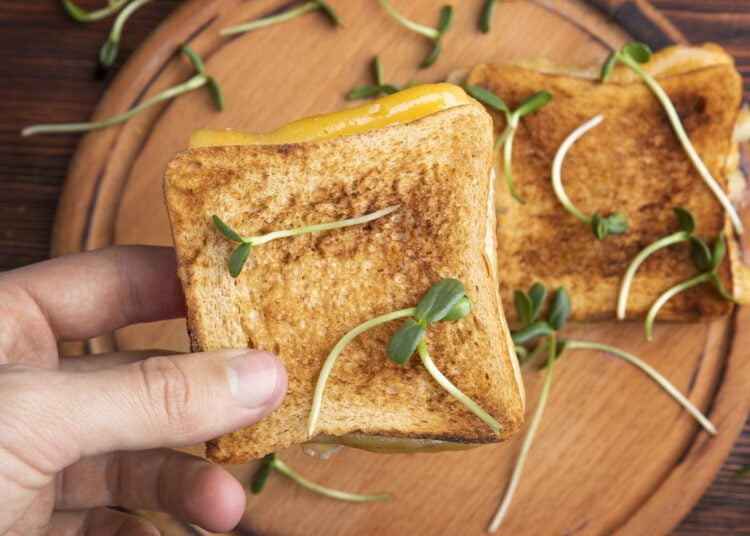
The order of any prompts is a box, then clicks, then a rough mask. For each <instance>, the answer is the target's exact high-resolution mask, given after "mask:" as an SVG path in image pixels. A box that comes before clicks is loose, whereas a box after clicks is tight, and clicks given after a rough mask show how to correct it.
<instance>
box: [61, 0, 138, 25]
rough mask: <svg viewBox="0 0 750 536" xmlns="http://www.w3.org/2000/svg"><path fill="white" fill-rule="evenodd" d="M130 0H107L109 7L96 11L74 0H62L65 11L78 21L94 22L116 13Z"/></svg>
mask: <svg viewBox="0 0 750 536" xmlns="http://www.w3.org/2000/svg"><path fill="white" fill-rule="evenodd" d="M129 1H130V0H110V1H109V2H107V7H103V8H101V9H97V10H96V11H86V10H84V9H81V8H80V7H78V6H77V5H75V4H74V3H73V1H72V0H62V6H63V9H64V10H65V12H66V13H67V14H68V15H70V16H71V17H72V18H73V19H75V20H76V21H78V22H94V21H97V20H102V19H106V18H107V17H109V16H110V15H114V14H115V13H117V12H118V11H120V9H122V6H124V5H125V4H127V3H128V2H129Z"/></svg>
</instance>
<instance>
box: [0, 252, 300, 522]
mask: <svg viewBox="0 0 750 536" xmlns="http://www.w3.org/2000/svg"><path fill="white" fill-rule="evenodd" d="M176 271H177V269H176V261H175V255H174V252H173V250H172V249H170V248H157V247H144V246H129V247H128V246H126V247H114V248H106V249H103V250H99V251H95V252H91V253H84V254H79V255H74V256H70V257H64V258H61V259H55V260H52V261H47V262H44V263H40V264H36V265H32V266H28V267H25V268H21V269H18V270H13V271H9V272H5V273H0V408H2V409H1V410H0V534H10V535H14V536H21V535H22V536H32V535H37V534H55V535H67V534H92V535H93V534H97V535H109V534H123V535H124V534H128V535H146V534H148V535H152V534H158V531H157V530H156V528H155V527H154V526H153V525H151V524H150V523H149V522H147V521H145V520H143V519H141V518H138V517H135V516H132V515H128V514H126V513H123V512H119V511H116V510H113V509H110V508H106V507H107V506H115V505H116V506H123V507H126V508H142V509H147V510H158V511H165V512H169V513H171V514H173V515H175V516H177V517H179V518H181V519H184V520H186V521H189V522H192V523H195V524H197V525H199V526H202V527H203V528H205V529H207V530H211V531H216V532H222V531H227V530H231V529H232V528H233V527H234V526H235V525H236V524H237V523H238V522H239V520H240V518H241V517H242V515H243V513H244V511H245V498H246V495H245V490H244V489H243V487H242V485H241V484H240V483H239V482H237V481H236V480H235V479H234V478H233V477H232V476H231V475H230V474H229V473H228V472H227V471H225V470H224V469H223V468H221V467H219V466H216V465H213V464H211V463H209V462H207V461H205V460H203V459H200V458H197V457H194V456H190V455H188V454H185V453H182V452H178V451H174V450H171V449H170V447H178V446H186V445H192V444H196V443H200V442H203V441H205V440H207V439H210V438H213V437H216V436H218V435H220V434H223V433H226V432H229V431H232V430H236V429H238V428H241V427H243V426H247V425H249V424H251V423H253V422H255V421H257V420H258V419H261V418H263V417H264V416H266V415H267V414H268V413H270V412H271V411H272V410H273V409H274V408H275V407H276V406H277V405H278V404H279V403H280V402H281V400H282V398H283V396H284V394H285V392H286V387H287V377H286V372H285V371H284V368H283V366H282V365H281V364H280V362H279V361H278V360H277V359H276V358H275V357H273V356H272V355H271V354H268V353H266V352H262V351H257V350H246V349H237V350H221V351H214V352H206V353H202V354H190V355H174V354H169V353H166V354H165V353H164V352H158V351H139V352H120V353H116V354H97V355H90V356H84V357H77V358H59V354H58V348H57V343H58V342H59V341H78V340H85V339H88V338H91V337H94V336H97V335H100V334H102V333H106V332H109V331H111V330H113V329H115V328H118V327H121V326H125V325H128V324H133V323H137V322H148V321H153V320H158V319H166V318H175V317H179V316H182V315H183V314H184V310H183V308H184V301H183V296H182V292H181V289H180V285H179V281H178V280H177V277H176Z"/></svg>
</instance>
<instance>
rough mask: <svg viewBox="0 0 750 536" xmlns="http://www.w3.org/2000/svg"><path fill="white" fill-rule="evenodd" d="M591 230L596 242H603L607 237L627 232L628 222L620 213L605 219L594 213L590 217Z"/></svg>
mask: <svg viewBox="0 0 750 536" xmlns="http://www.w3.org/2000/svg"><path fill="white" fill-rule="evenodd" d="M591 228H592V229H593V230H594V236H595V237H596V239H597V240H604V239H605V238H607V237H608V236H609V235H618V234H622V233H624V232H625V231H627V230H628V222H627V219H626V218H625V214H623V213H622V212H616V213H615V214H612V215H611V216H607V217H606V218H605V217H603V216H601V215H600V214H599V213H598V212H596V213H595V214H594V215H593V216H592V217H591Z"/></svg>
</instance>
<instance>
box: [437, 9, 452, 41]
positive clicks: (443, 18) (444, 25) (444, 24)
mask: <svg viewBox="0 0 750 536" xmlns="http://www.w3.org/2000/svg"><path fill="white" fill-rule="evenodd" d="M451 24H453V6H443V8H442V9H441V10H440V21H439V22H438V26H437V30H438V33H440V34H441V35H442V34H444V33H445V32H447V31H448V29H449V28H450V27H451Z"/></svg>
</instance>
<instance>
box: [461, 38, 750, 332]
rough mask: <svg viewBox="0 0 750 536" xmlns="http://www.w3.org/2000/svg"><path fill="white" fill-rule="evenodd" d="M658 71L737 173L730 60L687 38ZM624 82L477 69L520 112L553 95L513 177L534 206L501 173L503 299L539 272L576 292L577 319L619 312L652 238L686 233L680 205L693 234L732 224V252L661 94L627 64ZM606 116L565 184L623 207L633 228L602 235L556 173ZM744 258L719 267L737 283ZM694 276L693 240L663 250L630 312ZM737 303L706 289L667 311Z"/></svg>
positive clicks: (647, 268) (701, 141)
mask: <svg viewBox="0 0 750 536" xmlns="http://www.w3.org/2000/svg"><path fill="white" fill-rule="evenodd" d="M691 51H692V52H691ZM670 55H671V56H670ZM670 58H671V59H670ZM648 68H650V69H651V70H653V71H654V72H655V74H656V75H657V76H658V75H659V74H660V73H667V74H665V75H664V76H661V77H660V78H659V83H660V84H661V85H662V87H663V88H664V90H665V91H666V92H667V94H668V95H669V96H670V98H671V100H672V102H673V103H674V104H675V106H676V108H677V111H678V113H679V115H680V117H681V118H682V122H683V124H684V126H685V128H686V130H687V132H688V135H689V136H690V139H691V140H692V142H693V144H694V146H695V148H696V149H697V151H698V153H699V154H700V155H701V157H702V159H703V160H704V162H705V163H706V165H707V167H708V169H709V170H710V171H711V173H712V175H713V176H714V177H715V178H716V180H717V181H718V182H719V184H720V185H721V186H722V188H724V189H725V190H726V189H727V181H728V177H729V175H730V174H731V171H732V170H731V169H728V162H729V161H730V160H731V159H730V154H731V153H732V151H733V150H736V149H734V147H733V143H734V142H733V139H732V128H733V125H734V122H735V118H736V115H737V112H738V110H739V104H740V99H741V95H742V87H741V78H740V76H739V74H738V73H737V72H736V70H735V69H734V66H733V64H732V61H731V58H730V57H729V56H728V55H726V54H725V53H720V49H718V50H717V47H715V46H710V47H704V48H694V49H689V48H685V47H682V48H679V49H672V50H668V51H665V52H663V53H657V54H656V55H655V56H654V58H653V59H652V62H651V64H649V65H648V66H647V69H648ZM562 71H563V72H569V69H563V70H562ZM613 78H614V80H616V82H610V83H606V84H601V83H599V82H598V81H596V80H592V79H587V78H582V77H578V76H571V75H569V74H559V73H557V72H555V69H553V68H552V67H551V66H549V65H546V66H545V68H544V70H543V71H540V70H538V69H534V68H528V67H520V66H513V65H494V66H493V65H479V66H477V67H475V68H474V69H473V70H472V71H471V72H470V74H469V76H468V80H467V82H468V83H469V84H472V85H475V86H480V87H483V88H485V89H487V90H489V91H491V92H493V93H495V94H496V95H498V96H499V97H500V98H502V99H503V100H504V101H505V102H506V103H507V105H508V106H509V107H510V108H511V109H515V107H517V106H518V105H519V104H520V103H521V102H522V101H523V100H524V99H526V98H527V97H529V96H530V95H532V94H533V93H535V92H538V91H541V90H548V91H550V92H551V93H552V94H553V99H552V101H551V102H550V103H549V104H547V105H546V106H544V107H543V108H541V109H539V110H537V111H536V112H534V113H533V114H530V115H527V116H524V117H523V118H522V119H521V122H520V126H519V128H518V130H517V132H516V135H515V139H514V144H513V157H512V163H513V178H514V182H515V186H516V189H517V190H518V192H519V194H520V195H521V196H522V197H523V198H525V200H526V204H523V205H522V204H519V203H518V202H517V201H515V200H514V199H513V198H512V197H511V196H510V194H509V192H508V188H507V186H506V185H505V183H504V180H503V178H502V176H499V177H498V186H497V189H496V191H497V205H498V208H499V213H498V220H497V235H498V250H497V253H498V263H499V271H500V274H501V277H500V295H501V297H502V299H503V300H504V301H505V302H506V303H509V300H510V299H512V296H513V291H514V289H516V288H521V289H528V288H529V287H530V286H531V284H533V283H534V282H536V281H539V282H541V283H543V284H544V285H545V286H547V287H548V288H556V287H560V286H562V287H565V288H566V289H567V290H568V291H569V292H570V295H571V298H572V300H573V311H572V313H571V320H576V321H593V320H606V319H611V318H614V316H615V311H616V305H617V296H618V292H619V289H620V284H621V281H622V277H623V275H624V273H625V271H626V269H627V267H628V265H629V263H630V262H631V260H632V259H633V257H634V256H635V255H636V254H637V253H638V252H639V251H640V250H641V249H642V248H644V247H645V246H647V245H648V244H650V243H651V242H653V241H655V240H657V239H659V238H661V237H663V236H665V235H667V234H670V233H672V232H674V231H676V230H677V220H676V218H675V216H674V215H673V212H672V209H673V208H674V207H676V206H683V207H685V208H687V209H689V210H691V211H692V212H693V214H694V215H695V217H696V219H697V224H698V225H697V228H696V231H695V235H696V236H698V237H700V238H702V239H703V240H705V241H707V242H708V243H709V244H711V243H712V242H713V241H714V240H715V239H716V237H717V235H718V234H719V232H720V231H721V230H725V231H727V232H728V233H729V234H728V236H729V237H730V240H729V242H730V246H731V248H734V240H733V239H732V237H733V234H732V229H731V226H730V225H729V222H728V219H727V216H726V214H725V211H724V210H723V209H722V207H721V205H720V204H719V202H718V201H717V200H716V198H715V197H714V196H713V195H712V193H711V192H710V190H709V188H708V187H707V186H706V184H705V183H704V182H703V181H702V179H701V177H700V176H699V174H698V173H697V171H696V170H695V169H694V168H693V166H692V164H691V163H690V161H689V160H688V157H687V155H686V154H685V151H684V150H683V148H682V146H681V145H680V143H679V141H678V139H677V137H676V135H675V134H674V132H673V130H672V127H671V125H670V123H669V122H668V120H667V118H666V115H665V113H664V111H663V109H662V107H661V105H660V104H659V102H658V101H657V100H656V98H655V97H654V95H653V94H652V93H651V91H650V90H649V89H648V88H647V87H646V86H645V84H643V83H642V82H640V81H639V80H633V79H632V77H631V76H630V75H629V74H628V72H626V71H622V70H621V69H620V70H616V72H615V73H614V77H613ZM597 114H603V116H604V120H603V121H602V123H601V124H600V125H599V126H597V127H595V128H594V129H593V130H591V131H589V132H588V133H586V134H585V135H584V136H583V137H582V138H580V139H579V140H578V141H577V142H576V143H575V144H574V145H573V147H572V148H571V150H570V151H569V152H568V155H567V157H566V159H565V161H564V164H563V168H562V182H563V185H564V187H565V190H566V193H567V195H568V196H569V197H570V199H571V200H572V201H573V203H574V204H575V205H576V206H577V207H578V208H580V209H581V210H582V211H583V212H584V213H585V214H588V215H592V214H594V213H595V212H596V211H599V212H600V214H602V215H604V216H608V215H610V214H612V213H614V212H618V211H622V212H624V213H625V215H626V217H627V223H628V231H627V232H626V233H625V234H622V235H617V236H609V237H607V238H606V240H604V241H597V240H596V239H595V238H594V236H593V233H592V230H591V228H590V226H587V225H585V224H583V223H581V222H580V221H578V220H577V219H575V218H574V217H573V216H572V215H571V214H570V213H568V212H567V211H566V210H565V209H564V208H563V206H562V205H561V204H560V202H559V201H558V200H557V198H556V196H555V194H554V191H553V188H552V183H551V178H550V177H551V169H552V162H553V159H554V157H555V154H556V152H557V150H558V148H559V147H560V144H561V143H562V142H563V140H565V138H566V137H567V136H568V135H569V134H570V133H571V132H572V131H573V130H574V129H576V128H577V127H578V126H580V125H581V124H582V123H584V122H586V121H587V120H589V119H591V118H592V117H594V116H595V115H597ZM493 117H494V119H495V131H496V133H499V132H500V131H501V129H503V128H504V126H505V120H504V117H503V115H502V114H500V113H494V115H493ZM735 166H736V164H735ZM498 169H501V168H498ZM732 256H733V257H734V258H735V259H736V255H732ZM730 264H732V265H734V266H733V267H732V269H730ZM735 267H736V268H737V270H740V269H741V266H740V265H739V264H738V263H737V262H733V263H732V262H730V261H729V260H726V261H725V262H724V263H723V264H722V266H721V268H720V271H719V275H720V277H721V279H722V280H723V282H724V286H725V287H726V288H727V290H728V291H729V292H732V291H733V287H734V286H735V285H734V282H733V272H735V275H736V271H735V270H734V268H735ZM697 274H698V269H697V268H696V266H695V263H694V261H693V254H692V250H691V247H690V245H688V244H680V245H676V246H673V247H670V248H669V249H667V250H662V251H659V252H658V253H656V254H655V255H653V256H652V257H650V258H649V259H648V260H647V261H646V262H645V263H644V264H643V265H642V266H641V267H640V269H639V270H638V272H637V274H636V276H635V279H634V281H633V285H632V287H631V290H630V296H629V299H628V302H627V317H628V318H643V317H644V316H645V315H646V313H647V312H648V310H649V308H650V307H651V305H652V304H653V302H654V300H655V299H656V298H657V297H658V296H659V295H660V294H661V293H662V292H664V291H665V290H667V289H668V288H670V287H672V286H673V285H675V284H677V283H679V282H682V281H685V280H687V279H689V278H691V277H693V276H695V275H697ZM731 308H732V304H731V303H730V302H728V301H726V300H724V299H723V298H721V296H719V294H718V293H717V292H716V290H715V289H714V288H712V287H711V286H710V285H701V286H699V287H695V288H694V289H692V290H690V291H688V292H685V293H683V294H680V295H678V296H676V297H675V298H673V299H672V300H670V301H669V302H668V303H667V304H666V306H665V307H664V308H663V309H662V311H661V312H660V314H659V316H658V318H659V319H669V320H686V321H687V320H691V321H692V320H709V319H715V318H717V317H720V316H722V315H726V314H727V313H728V312H729V311H730V310H731ZM507 312H508V318H509V320H511V321H515V320H516V316H515V312H513V311H507Z"/></svg>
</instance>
